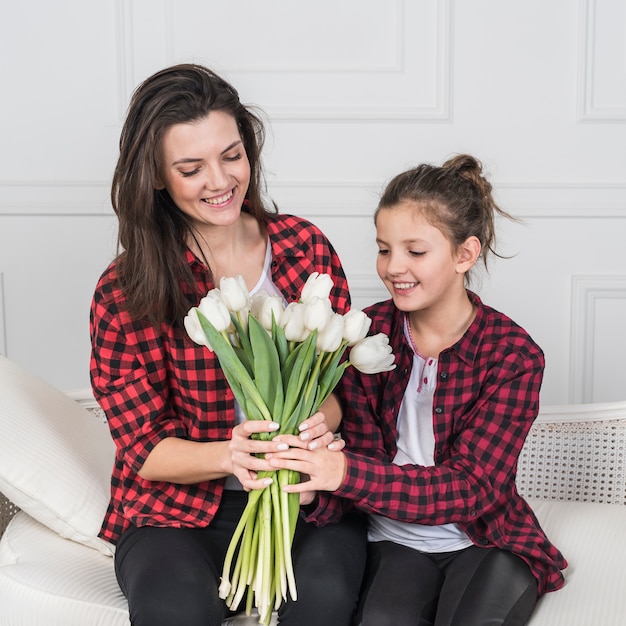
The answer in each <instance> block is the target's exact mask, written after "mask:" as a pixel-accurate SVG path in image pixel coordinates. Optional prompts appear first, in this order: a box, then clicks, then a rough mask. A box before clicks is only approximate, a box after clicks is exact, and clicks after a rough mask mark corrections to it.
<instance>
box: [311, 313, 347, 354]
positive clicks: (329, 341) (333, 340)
mask: <svg viewBox="0 0 626 626" xmlns="http://www.w3.org/2000/svg"><path fill="white" fill-rule="evenodd" d="M342 341H343V316H342V315H339V313H333V314H332V315H331V316H330V319H329V320H328V323H327V324H326V326H324V328H323V329H322V330H321V331H319V333H318V335H317V341H316V343H315V347H316V349H317V351H318V352H334V351H335V350H337V349H339V346H340V345H341V342H342Z"/></svg>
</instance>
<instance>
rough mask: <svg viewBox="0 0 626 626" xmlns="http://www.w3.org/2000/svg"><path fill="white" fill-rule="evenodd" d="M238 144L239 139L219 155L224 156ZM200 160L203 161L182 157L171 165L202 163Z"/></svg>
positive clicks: (196, 158) (197, 158)
mask: <svg viewBox="0 0 626 626" xmlns="http://www.w3.org/2000/svg"><path fill="white" fill-rule="evenodd" d="M240 143H242V141H241V139H237V140H235V141H233V143H231V144H230V145H229V146H227V147H226V148H224V150H222V151H221V152H220V154H221V155H224V154H226V153H227V152H229V151H230V150H232V149H233V148H234V147H235V146H237V145H239V144H240ZM202 160H203V159H201V158H199V157H183V158H182V159H178V160H177V161H174V163H172V165H181V164H183V163H198V162H199V161H202Z"/></svg>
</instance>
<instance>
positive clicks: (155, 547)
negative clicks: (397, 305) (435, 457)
mask: <svg viewBox="0 0 626 626" xmlns="http://www.w3.org/2000/svg"><path fill="white" fill-rule="evenodd" d="M263 136H264V132H263V126H262V124H261V121H260V119H259V118H258V117H257V116H256V115H255V114H254V113H253V112H252V111H251V110H250V109H249V108H247V107H245V106H243V105H242V104H241V102H240V101H239V97H238V94H237V91H236V90H235V89H234V88H233V87H232V86H231V85H229V84H228V83H227V82H226V81H224V80H223V79H222V78H220V77H219V76H217V75H216V74H214V73H213V72H211V71H210V70H209V69H207V68H204V67H201V66H198V65H179V66H174V67H171V68H167V69H165V70H163V71H161V72H158V73H157V74H155V75H154V76H151V77H150V78H148V79H147V80H145V81H144V82H143V83H142V84H141V85H140V86H139V87H138V88H137V90H136V91H135V93H134V94H133V98H132V100H131V103H130V107H129V110H128V114H127V118H126V121H125V123H124V127H123V129H122V135H121V140H120V155H119V160H118V164H117V167H116V170H115V174H114V178H113V185H112V202H113V207H114V209H115V212H116V214H117V217H118V219H119V243H120V247H121V248H122V252H121V253H120V254H119V255H118V257H117V258H116V259H115V260H114V261H113V262H112V263H111V265H110V266H109V267H108V269H107V270H106V271H105V272H104V274H103V275H102V277H101V279H100V281H99V283H98V286H97V288H96V291H95V294H94V298H93V304H92V309H91V334H92V357H91V378H92V385H93V391H94V394H95V396H96V398H97V399H98V401H99V403H100V405H101V406H102V408H103V409H104V411H105V412H106V415H107V418H108V422H109V427H110V429H111V434H112V436H113V439H114V441H115V444H116V449H117V454H116V460H115V465H114V468H113V475H112V480H111V501H110V505H109V508H108V511H107V513H106V517H105V520H104V523H103V526H102V530H101V536H102V537H104V538H105V539H107V540H109V541H111V542H113V543H115V544H116V554H115V570H116V574H117V578H118V581H119V584H120V587H121V589H122V591H123V592H124V594H125V595H126V597H127V598H128V604H129V610H130V619H131V623H132V624H133V625H135V626H139V625H148V626H159V625H160V624H163V625H167V626H171V625H172V624H181V625H182V624H184V625H185V626H219V625H220V624H221V623H222V620H223V619H224V617H225V616H227V615H228V611H227V609H226V605H225V603H224V601H223V600H220V598H219V597H218V587H219V584H220V575H221V572H222V566H223V562H224V556H225V553H226V549H227V547H228V545H229V542H230V539H231V536H232V533H233V530H234V528H235V526H236V525H237V522H238V521H239V518H240V516H241V513H242V511H243V509H244V507H245V504H246V501H247V494H246V491H245V490H250V489H256V488H259V487H261V486H263V485H264V482H262V481H261V480H259V479H257V478H256V477H257V472H259V471H261V470H269V469H271V467H270V465H269V462H268V461H266V460H265V459H264V458H263V454H264V453H266V452H271V451H274V450H276V446H277V444H274V443H273V442H265V441H262V440H258V439H253V438H252V435H253V434H254V433H257V432H261V431H269V430H272V424H271V423H270V422H263V421H246V420H245V419H244V416H243V414H242V411H241V409H240V408H239V407H238V406H236V403H235V401H234V397H233V394H232V392H231V390H230V388H229V386H228V384H227V382H226V379H225V378H224V375H223V373H222V371H221V369H220V367H219V363H218V360H217V358H216V357H215V355H214V354H213V353H211V352H209V351H208V350H207V349H206V348H205V347H203V346H199V345H197V344H195V343H194V342H193V341H191V339H189V337H188V335H187V332H186V331H185V329H184V325H183V319H184V317H185V315H186V314H187V312H188V311H189V309H190V308H191V307H193V306H196V305H197V304H198V303H199V301H200V299H201V298H202V297H203V296H204V295H206V293H207V292H208V291H209V289H212V288H213V287H215V286H217V285H219V281H220V278H221V277H225V276H235V275H238V274H240V275H242V276H243V278H244V280H245V282H246V285H247V286H248V289H249V290H250V292H251V293H255V292H256V291H257V290H260V289H265V290H266V291H269V292H271V293H274V294H279V295H280V296H282V298H283V299H284V300H285V301H291V300H294V299H297V298H298V297H299V294H300V292H301V290H302V287H303V286H304V284H305V281H306V279H307V277H308V276H309V275H310V274H311V273H312V272H319V273H324V274H330V275H331V276H332V277H333V280H334V285H335V287H334V290H333V292H332V293H331V299H332V303H333V307H334V308H335V309H336V310H337V311H338V312H340V313H345V312H346V311H347V309H348V308H349V294H348V286H347V283H346V279H345V275H344V272H343V270H342V267H341V263H340V262H339V258H338V257H337V255H336V253H335V251H334V250H333V248H332V246H331V244H330V243H329V242H328V240H327V239H326V237H325V236H324V235H323V234H322V233H321V232H320V231H319V230H318V229H317V228H316V227H315V226H313V225H312V224H310V223H309V222H307V221H305V220H302V219H299V218H296V217H293V216H289V215H279V214H276V213H275V212H273V211H270V210H267V209H266V208H265V206H264V204H263V202H262V199H261V190H262V170H261V164H260V154H261V148H262V144H263ZM324 410H325V413H326V420H324V415H322V414H321V413H318V414H316V415H314V416H312V417H311V418H309V420H307V421H306V423H305V425H306V426H307V427H308V428H307V429H306V431H304V432H303V435H302V440H303V443H305V444H306V445H310V446H313V447H316V446H319V447H325V446H326V445H328V444H330V443H331V442H332V441H333V433H332V432H331V431H332V429H333V427H336V425H337V424H338V422H339V417H340V415H339V410H338V406H337V408H336V410H335V411H334V412H333V410H332V405H331V404H329V405H327V406H325V407H324ZM333 418H334V419H333ZM305 439H306V441H305ZM334 445H335V446H338V445H339V444H338V443H335V444H334ZM323 524H324V522H323V521H322V522H320V524H310V523H306V522H304V521H303V520H301V523H299V525H298V528H297V530H296V535H295V539H294V544H293V545H294V548H293V551H294V568H295V575H296V579H297V585H298V595H299V598H298V601H297V602H287V603H285V604H283V605H282V607H281V609H280V614H279V619H280V623H281V624H284V625H287V624H291V625H292V626H295V625H297V626H306V625H307V624H309V625H311V626H316V625H317V624H337V625H344V626H348V624H350V622H351V619H352V616H353V613H354V609H355V608H356V603H357V596H358V590H359V585H360V583H361V578H362V573H363V571H362V570H363V566H364V563H365V552H366V541H365V529H364V527H363V526H362V525H361V524H360V522H359V521H358V519H357V518H356V517H355V518H344V519H343V520H342V521H341V522H340V523H339V524H328V525H325V526H324V525H323ZM322 570H323V571H324V575H323V576H320V572H321V571H322Z"/></svg>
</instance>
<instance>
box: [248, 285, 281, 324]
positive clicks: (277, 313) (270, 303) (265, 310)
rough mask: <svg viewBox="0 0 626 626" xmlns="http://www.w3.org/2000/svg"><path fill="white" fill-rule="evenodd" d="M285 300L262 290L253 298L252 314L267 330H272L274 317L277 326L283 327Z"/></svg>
mask: <svg viewBox="0 0 626 626" xmlns="http://www.w3.org/2000/svg"><path fill="white" fill-rule="evenodd" d="M284 309H285V307H284V305H283V300H282V298H281V297H280V296H278V295H273V296H271V295H270V294H269V293H267V291H265V290H261V291H259V292H258V293H256V294H254V296H253V297H252V304H251V306H250V313H251V314H252V315H254V317H255V318H256V319H257V320H258V321H259V323H260V324H261V326H263V328H265V330H268V331H271V330H272V317H273V318H274V320H276V324H278V325H279V326H280V325H281V320H282V317H283V312H284Z"/></svg>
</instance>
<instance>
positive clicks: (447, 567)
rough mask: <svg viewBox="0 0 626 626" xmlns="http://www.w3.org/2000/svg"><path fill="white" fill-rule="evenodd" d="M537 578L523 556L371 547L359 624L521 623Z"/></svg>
mask: <svg viewBox="0 0 626 626" xmlns="http://www.w3.org/2000/svg"><path fill="white" fill-rule="evenodd" d="M536 602H537V581H536V579H535V577H534V576H533V574H532V573H531V571H530V568H529V567H528V565H527V564H526V563H525V562H524V561H523V560H522V559H520V558H519V557H517V556H515V555H514V554H511V553H510V552H506V551H504V550H499V549H498V548H479V547H477V546H471V547H469V548H465V549H464V550H459V551H458V552H448V553H444V554H427V553H424V552H419V551H418V550H413V549H412V548H407V547H405V546H402V545H399V544H397V543H393V542H391V541H380V542H375V543H374V542H373V543H370V544H369V545H368V553H367V566H366V573H365V578H364V581H363V592H362V597H361V602H360V606H359V610H358V615H357V619H356V624H357V625H358V626H433V625H434V626H487V625H488V626H522V625H523V624H526V622H527V621H528V618H529V617H530V614H531V613H532V611H533V608H534V606H535V604H536Z"/></svg>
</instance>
